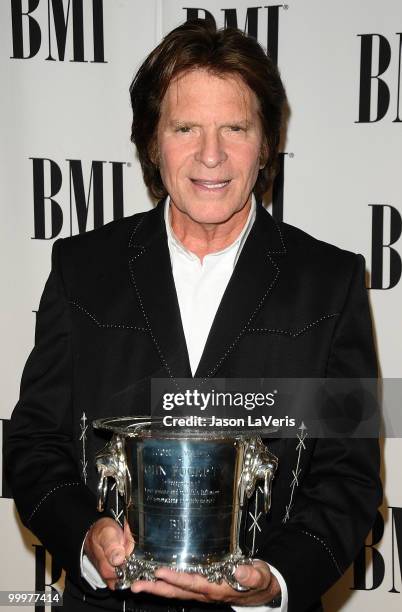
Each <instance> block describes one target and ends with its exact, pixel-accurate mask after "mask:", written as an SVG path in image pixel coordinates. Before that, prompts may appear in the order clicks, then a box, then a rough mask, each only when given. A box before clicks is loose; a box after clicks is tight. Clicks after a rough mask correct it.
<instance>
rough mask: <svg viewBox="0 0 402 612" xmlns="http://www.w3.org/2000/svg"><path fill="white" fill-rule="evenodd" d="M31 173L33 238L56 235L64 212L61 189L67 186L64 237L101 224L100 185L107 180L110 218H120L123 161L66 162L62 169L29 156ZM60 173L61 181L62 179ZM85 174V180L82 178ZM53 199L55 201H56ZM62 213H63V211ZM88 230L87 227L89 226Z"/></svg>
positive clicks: (102, 206)
mask: <svg viewBox="0 0 402 612" xmlns="http://www.w3.org/2000/svg"><path fill="white" fill-rule="evenodd" d="M30 159H31V160H32V173H33V204H34V236H33V238H35V239H39V240H50V239H51V238H55V237H56V236H58V235H59V234H60V232H61V230H62V228H63V225H64V224H65V220H66V219H65V217H66V213H67V211H66V210H65V207H63V206H62V204H61V203H60V202H63V196H62V195H61V193H60V192H61V189H62V186H63V182H64V183H66V186H67V185H68V193H69V210H68V229H67V231H68V234H69V235H70V236H72V235H73V234H75V233H77V232H78V233H80V234H81V233H84V232H86V231H87V230H88V229H92V228H94V229H95V228H98V227H101V226H102V225H104V217H105V202H104V182H105V179H106V178H108V179H109V182H110V184H111V193H112V202H111V208H112V217H113V219H121V218H122V217H123V216H124V201H123V168H124V166H125V165H126V162H117V161H111V162H106V161H92V162H90V164H88V163H85V164H84V166H85V168H86V170H85V172H84V170H83V162H82V160H80V159H66V160H65V166H64V167H62V166H61V164H58V163H56V162H55V161H54V160H52V159H48V158H42V157H31V158H30ZM63 173H64V180H63ZM84 174H85V177H84ZM56 198H57V199H56ZM63 211H64V212H63ZM90 225H91V226H92V227H89V226H90Z"/></svg>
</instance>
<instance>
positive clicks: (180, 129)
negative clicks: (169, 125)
mask: <svg viewBox="0 0 402 612" xmlns="http://www.w3.org/2000/svg"><path fill="white" fill-rule="evenodd" d="M190 130H191V128H190V127H188V126H186V125H182V126H180V127H178V128H176V132H180V134H188V133H189V131H190Z"/></svg>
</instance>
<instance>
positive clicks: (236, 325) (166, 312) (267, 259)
mask: <svg viewBox="0 0 402 612" xmlns="http://www.w3.org/2000/svg"><path fill="white" fill-rule="evenodd" d="M285 254H286V247H285V243H284V240H283V237H282V234H281V232H280V229H279V227H278V225H277V224H276V222H275V221H274V219H273V218H272V217H271V215H270V214H269V213H268V212H267V211H266V210H265V209H264V208H263V206H262V205H261V204H257V211H256V220H255V223H254V225H253V227H252V229H251V232H250V234H249V236H248V238H247V240H246V242H245V244H244V247H243V249H242V252H241V254H240V257H239V260H238V262H237V264H236V267H235V269H234V271H233V274H232V276H231V279H230V281H229V284H228V286H227V288H226V291H225V293H224V295H223V298H222V301H221V304H220V306H219V308H218V311H217V313H216V316H215V319H214V322H213V324H212V327H211V330H210V333H209V336H208V339H207V342H206V345H205V348H204V352H203V354H202V357H201V360H200V363H199V365H198V368H197V371H196V373H195V377H197V378H198V377H200V378H201V377H211V376H215V375H216V374H219V368H220V366H221V364H222V363H223V362H224V361H225V360H226V358H227V357H228V356H229V355H230V353H231V352H232V351H233V350H234V349H235V347H236V345H237V343H238V342H239V340H240V338H241V337H242V335H243V334H244V333H245V332H246V330H247V328H248V327H249V325H250V324H251V322H252V321H253V319H254V317H255V316H256V314H257V313H258V312H259V310H260V309H261V308H262V306H263V304H264V303H265V301H266V300H267V299H268V296H269V295H270V293H271V292H272V291H273V289H274V287H275V284H276V282H277V280H278V277H279V274H280V269H279V264H278V259H279V257H280V256H282V255H285ZM129 265H130V277H131V281H132V284H133V287H134V290H135V294H136V299H137V300H138V302H139V306H140V309H141V311H142V314H143V316H144V319H145V323H146V327H147V329H148V332H149V333H150V336H151V338H152V341H153V343H154V346H155V349H156V351H157V352H158V354H159V357H160V359H161V362H162V365H163V367H164V369H165V372H166V377H172V378H187V377H191V369H190V363H189V359H188V353H187V347H186V341H185V337H184V332H183V327H182V323H181V318H180V310H179V304H178V300H177V294H176V289H175V285H174V280H173V274H172V269H171V264H170V256H169V249H168V244H167V236H166V229H165V222H164V201H162V202H159V204H158V205H157V207H156V208H155V209H154V210H152V211H150V212H149V213H146V214H144V215H142V216H141V218H140V221H139V222H137V224H136V226H135V227H134V229H133V232H132V233H131V236H130V240H129Z"/></svg>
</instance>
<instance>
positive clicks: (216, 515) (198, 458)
mask: <svg viewBox="0 0 402 612" xmlns="http://www.w3.org/2000/svg"><path fill="white" fill-rule="evenodd" d="M159 424H160V423H159ZM94 427H95V428H98V429H106V430H109V431H112V432H113V437H112V439H111V441H110V442H109V443H108V444H107V445H106V447H105V448H104V449H103V450H102V451H101V452H100V453H98V455H97V458H96V465H97V469H98V472H99V484H98V510H100V511H102V510H103V508H104V504H105V498H106V495H107V489H108V479H109V478H111V479H113V480H114V481H115V482H116V486H117V489H118V491H119V493H120V495H122V497H123V500H124V505H125V518H126V520H127V521H128V524H129V527H130V529H131V532H132V533H133V536H134V539H135V542H136V544H135V549H134V552H133V554H132V555H131V556H130V558H128V559H127V560H126V562H125V563H124V564H123V565H122V566H120V567H119V568H117V569H116V573H117V576H118V578H119V581H118V585H117V588H127V587H129V585H130V584H131V583H132V582H133V581H134V580H140V579H146V580H155V576H154V572H155V569H156V568H157V567H159V566H167V567H170V568H173V569H177V570H183V571H187V572H191V573H199V574H201V575H203V576H205V577H207V578H208V580H210V581H212V582H218V583H219V582H221V581H222V580H226V581H227V582H228V583H229V584H230V585H231V586H232V587H233V588H235V589H237V590H243V587H241V585H239V584H238V583H237V581H236V580H235V578H234V572H235V569H236V567H237V565H239V564H241V563H250V562H251V560H250V558H249V557H245V556H244V555H243V554H242V551H241V549H240V545H239V540H240V525H241V521H242V517H243V514H244V511H245V506H246V502H247V500H248V499H249V498H250V497H251V495H252V494H253V493H254V490H255V487H256V484H257V482H258V481H260V480H262V481H263V487H264V511H265V512H268V511H269V508H270V504H271V485H272V479H273V477H274V474H275V470H276V468H277V463H278V462H277V459H276V457H275V456H274V455H272V454H271V453H270V452H269V451H268V449H267V448H266V446H264V444H263V443H262V441H261V439H260V438H259V437H247V436H245V435H242V434H238V435H237V434H233V435H230V434H229V433H227V432H219V431H216V429H215V430H213V431H211V432H204V431H203V432H202V433H200V431H199V430H197V431H189V429H185V430H182V431H175V432H172V431H167V430H166V428H165V429H163V428H162V427H160V426H159V425H158V421H156V420H155V419H154V420H152V419H150V418H149V417H147V418H141V417H121V418H110V419H108V418H107V419H100V420H98V421H95V422H94Z"/></svg>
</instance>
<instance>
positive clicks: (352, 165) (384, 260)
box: [0, 0, 402, 612]
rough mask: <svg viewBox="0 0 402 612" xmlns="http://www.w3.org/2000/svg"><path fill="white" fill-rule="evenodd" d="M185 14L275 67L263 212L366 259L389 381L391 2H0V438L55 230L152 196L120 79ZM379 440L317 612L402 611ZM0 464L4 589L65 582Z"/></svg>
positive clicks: (391, 470) (397, 537)
mask: <svg viewBox="0 0 402 612" xmlns="http://www.w3.org/2000/svg"><path fill="white" fill-rule="evenodd" d="M197 16H198V17H201V18H210V19H214V20H215V21H216V23H217V25H218V26H220V27H226V26H237V27H238V28H240V29H242V30H244V31H245V32H247V34H248V35H249V36H253V37H256V38H257V39H258V41H259V42H260V43H261V44H262V45H263V46H264V47H265V48H266V49H267V50H268V51H269V52H270V54H271V56H272V57H273V58H274V59H275V61H277V63H278V65H279V68H280V71H281V74H282V77H283V80H284V83H285V86H286V89H287V94H288V98H289V105H290V114H289V119H288V125H287V131H286V137H285V138H284V142H283V147H282V153H281V170H280V174H279V176H278V177H277V179H276V181H275V185H274V188H273V193H272V194H271V196H270V198H268V200H270V201H267V205H268V206H269V207H270V208H271V209H272V212H273V214H274V215H275V217H276V218H278V219H283V220H285V221H286V222H288V223H291V224H293V225H296V226H298V227H300V228H302V229H304V230H305V231H307V232H309V233H311V234H313V235H314V236H317V237H319V238H321V239H322V240H325V241H327V242H331V243H333V244H336V245H338V246H340V247H342V248H345V249H349V250H351V251H355V252H359V253H362V254H363V255H364V256H365V258H366V264H367V286H368V288H369V292H370V300H371V306H372V313H373V319H374V324H375V333H376V342H377V349H378V356H379V361H380V366H381V373H382V376H383V377H384V378H400V377H401V376H402V358H401V345H402V325H401V312H402V281H401V257H402V240H401V232H402V172H401V145H402V126H401V124H402V84H401V73H402V65H401V64H402V4H401V2H400V0H338V1H337V2H330V1H326V0H289V1H288V2H287V3H286V4H284V3H279V2H275V1H267V0H266V1H265V2H262V3H258V2H251V1H250V0H247V1H245V0H213V1H211V0H196V1H193V0H183V1H181V0H180V1H179V0H160V1H157V0H147V2H141V1H140V0H1V2H0V28H1V37H0V63H1V83H2V94H1V109H2V111H1V113H0V125H1V135H2V139H1V145H0V151H1V164H0V173H1V174H0V176H1V186H0V190H1V191H0V193H1V216H2V223H1V225H0V232H1V248H2V257H1V260H0V266H1V279H2V317H1V321H0V324H1V338H2V343H1V362H0V363H1V373H2V394H1V411H0V419H1V420H0V434H1V437H2V441H4V439H5V438H6V436H7V431H8V423H9V419H10V415H11V412H12V409H13V406H14V405H15V402H16V400H17V397H18V391H19V382H20V376H21V372H22V368H23V365H24V362H25V360H26V357H27V355H28V353H29V351H30V350H31V348H32V344H33V339H34V327H35V312H36V310H37V308H38V304H39V300H40V296H41V292H42V289H43V285H44V283H45V280H46V278H47V275H48V273H49V269H50V252H51V247H52V243H53V241H54V240H55V239H56V238H59V237H66V236H71V235H73V234H77V233H82V232H85V231H87V230H91V229H93V228H95V227H99V226H101V225H103V224H105V223H107V222H109V221H111V220H113V219H118V218H120V217H123V216H127V215H131V214H133V213H135V212H138V211H143V210H149V209H151V207H152V201H151V200H150V198H149V195H148V194H147V191H146V189H145V187H144V185H143V182H142V178H141V171H140V167H139V163H138V159H137V157H136V154H135V151H134V150H133V148H132V145H131V143H130V139H129V134H130V120H131V118H130V105H129V94H128V88H129V84H130V82H131V79H132V76H133V74H134V73H135V71H136V69H137V68H138V66H139V65H140V63H141V62H142V60H143V59H144V57H145V56H146V55H147V53H149V51H150V50H151V49H152V48H153V47H154V46H155V45H156V44H157V43H158V41H159V40H160V39H161V37H162V36H163V35H164V34H165V33H167V32H168V31H169V30H171V29H172V28H173V27H175V26H177V25H179V24H180V23H182V22H183V21H185V20H187V19H191V18H193V17H197ZM150 273H151V274H152V271H150ZM85 425H86V424H85V423H84V424H83V427H84V426H85ZM382 447H383V468H382V469H383V481H384V486H385V495H384V502H383V506H382V507H381V508H380V511H379V513H378V516H377V519H376V523H375V525H374V528H373V530H372V533H371V534H370V535H369V537H368V539H367V542H366V546H365V547H364V548H363V549H362V551H361V553H360V555H359V557H358V559H357V560H356V562H355V564H354V565H353V566H352V567H351V568H350V569H349V571H348V572H347V574H346V575H345V576H344V578H343V579H342V580H341V581H340V582H339V583H338V584H337V585H336V586H335V587H334V588H333V589H332V590H331V591H330V592H329V593H328V594H327V595H326V597H325V609H326V610H330V611H335V610H345V611H347V612H358V611H359V612H360V611H361V610H363V609H364V610H367V611H368V612H370V611H373V612H374V611H378V610H379V609H386V610H389V611H392V610H395V611H396V610H400V609H401V606H402V595H401V591H402V584H401V562H402V487H401V478H400V474H401V470H400V465H401V463H402V440H401V439H398V438H386V439H384V441H383V444H382ZM3 468H4V466H3ZM27 469H29V466H27ZM1 473H2V474H3V476H2V481H1V483H0V484H1V487H0V493H1V499H0V524H1V534H2V538H1V540H2V546H1V550H0V559H1V563H0V565H1V571H0V590H13V589H19V590H21V589H23V590H28V591H32V590H37V591H38V590H39V591H43V590H50V588H51V585H56V586H58V587H59V588H61V585H62V583H63V575H62V572H61V569H60V568H59V567H58V566H57V564H56V563H55V562H53V560H52V559H51V558H50V556H49V554H48V553H47V552H46V551H45V550H44V548H43V547H42V546H41V544H40V542H39V541H38V540H37V539H35V537H34V536H32V535H31V534H30V533H29V532H28V531H27V530H26V529H25V528H24V527H23V526H22V525H21V523H20V521H19V518H18V515H17V513H16V510H15V507H14V503H13V500H12V496H11V492H10V490H9V488H8V485H7V482H6V480H5V478H4V469H3V470H2V472H1Z"/></svg>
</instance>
